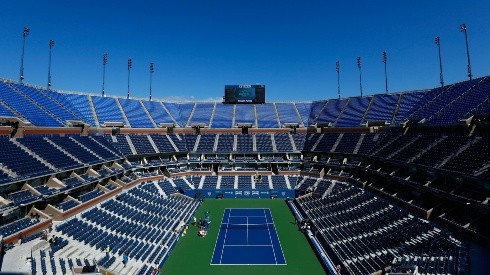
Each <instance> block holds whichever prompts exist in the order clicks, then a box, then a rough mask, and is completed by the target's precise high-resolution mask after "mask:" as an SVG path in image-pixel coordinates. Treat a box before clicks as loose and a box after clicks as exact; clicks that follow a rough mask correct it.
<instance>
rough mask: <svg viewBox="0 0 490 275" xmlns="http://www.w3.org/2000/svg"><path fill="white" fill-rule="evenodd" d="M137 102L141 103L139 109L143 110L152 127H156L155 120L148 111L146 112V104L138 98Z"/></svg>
mask: <svg viewBox="0 0 490 275" xmlns="http://www.w3.org/2000/svg"><path fill="white" fill-rule="evenodd" d="M138 102H139V103H140V104H141V109H142V110H143V111H144V112H145V114H146V116H148V119H149V120H150V122H151V124H152V125H153V128H157V127H158V125H157V124H156V123H155V120H153V117H152V116H151V114H150V112H148V109H146V106H145V104H144V103H143V101H142V100H138Z"/></svg>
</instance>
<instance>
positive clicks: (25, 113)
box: [0, 81, 63, 127]
mask: <svg viewBox="0 0 490 275" xmlns="http://www.w3.org/2000/svg"><path fill="white" fill-rule="evenodd" d="M0 100H1V101H3V102H4V103H5V104H7V105H8V106H10V108H12V109H14V110H15V111H17V112H18V113H19V114H21V117H22V118H25V119H27V120H28V121H30V122H31V123H32V124H34V125H38V126H52V127H62V126H63V123H62V122H61V121H59V120H57V119H56V118H55V117H53V116H52V115H51V114H49V113H47V112H46V111H44V110H43V109H41V107H40V105H38V104H36V103H35V102H34V101H32V99H28V97H27V96H24V95H21V93H19V92H18V91H17V90H16V89H14V88H12V87H11V86H9V85H8V84H6V83H5V82H3V81H0Z"/></svg>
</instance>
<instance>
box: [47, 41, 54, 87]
mask: <svg viewBox="0 0 490 275" xmlns="http://www.w3.org/2000/svg"><path fill="white" fill-rule="evenodd" d="M53 47H54V40H53V39H50V40H49V61H48V85H47V89H48V90H49V88H51V50H52V49H53Z"/></svg>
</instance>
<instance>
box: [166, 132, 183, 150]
mask: <svg viewBox="0 0 490 275" xmlns="http://www.w3.org/2000/svg"><path fill="white" fill-rule="evenodd" d="M165 137H166V138H167V139H168V141H169V142H170V144H172V147H173V148H174V150H175V152H180V150H179V148H178V147H177V145H175V143H174V141H173V139H172V138H171V137H170V136H169V135H165Z"/></svg>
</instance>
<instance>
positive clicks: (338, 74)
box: [335, 61, 340, 99]
mask: <svg viewBox="0 0 490 275" xmlns="http://www.w3.org/2000/svg"><path fill="white" fill-rule="evenodd" d="M335 71H337V93H338V94H339V99H340V61H337V62H335Z"/></svg>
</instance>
